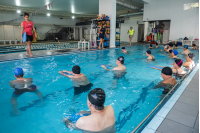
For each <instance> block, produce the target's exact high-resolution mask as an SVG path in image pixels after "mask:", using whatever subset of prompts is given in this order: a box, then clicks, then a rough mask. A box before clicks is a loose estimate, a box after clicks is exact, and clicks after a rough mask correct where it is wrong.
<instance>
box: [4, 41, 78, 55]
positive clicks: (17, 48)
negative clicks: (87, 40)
mask: <svg viewBox="0 0 200 133" xmlns="http://www.w3.org/2000/svg"><path fill="white" fill-rule="evenodd" d="M77 47H78V44H77V43H61V44H60V45H58V44H34V45H31V49H32V51H41V50H58V49H68V48H77ZM26 48H27V45H18V46H3V47H0V54H9V53H18V52H26Z"/></svg>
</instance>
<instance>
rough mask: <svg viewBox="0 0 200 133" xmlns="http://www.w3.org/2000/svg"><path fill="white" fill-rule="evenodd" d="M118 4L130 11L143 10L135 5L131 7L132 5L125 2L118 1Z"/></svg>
mask: <svg viewBox="0 0 200 133" xmlns="http://www.w3.org/2000/svg"><path fill="white" fill-rule="evenodd" d="M116 3H117V4H118V5H120V6H123V7H127V8H129V9H132V10H136V9H139V10H143V9H141V8H140V7H137V6H135V5H131V4H127V3H125V2H121V1H116Z"/></svg>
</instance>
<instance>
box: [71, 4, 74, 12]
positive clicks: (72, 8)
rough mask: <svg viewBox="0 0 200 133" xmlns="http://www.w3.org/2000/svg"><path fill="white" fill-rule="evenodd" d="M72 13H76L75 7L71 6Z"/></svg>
mask: <svg viewBox="0 0 200 133" xmlns="http://www.w3.org/2000/svg"><path fill="white" fill-rule="evenodd" d="M71 11H72V13H75V11H74V5H72V6H71Z"/></svg>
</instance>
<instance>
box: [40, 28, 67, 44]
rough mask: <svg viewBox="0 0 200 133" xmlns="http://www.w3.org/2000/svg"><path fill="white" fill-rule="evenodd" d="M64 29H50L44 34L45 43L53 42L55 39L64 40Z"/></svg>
mask: <svg viewBox="0 0 200 133" xmlns="http://www.w3.org/2000/svg"><path fill="white" fill-rule="evenodd" d="M66 29H67V28H66V27H63V28H60V27H58V28H57V29H51V30H49V31H48V32H47V33H45V39H44V40H45V41H50V40H51V41H52V40H55V38H56V37H57V38H58V40H63V39H65V35H66V34H67V33H66Z"/></svg>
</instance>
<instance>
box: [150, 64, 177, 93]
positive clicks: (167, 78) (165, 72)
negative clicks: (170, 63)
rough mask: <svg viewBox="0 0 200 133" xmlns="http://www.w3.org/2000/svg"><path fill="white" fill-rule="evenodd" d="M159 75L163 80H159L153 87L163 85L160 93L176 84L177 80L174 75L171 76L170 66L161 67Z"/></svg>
mask: <svg viewBox="0 0 200 133" xmlns="http://www.w3.org/2000/svg"><path fill="white" fill-rule="evenodd" d="M161 77H162V78H163V79H164V80H163V81H161V82H160V84H158V85H156V86H155V87H154V88H153V89H155V88H160V87H163V88H164V90H163V92H162V94H167V93H168V92H169V91H170V89H172V88H173V86H174V85H176V84H177V81H176V79H175V78H174V77H172V69H171V68H170V67H164V68H163V69H162V71H161Z"/></svg>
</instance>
